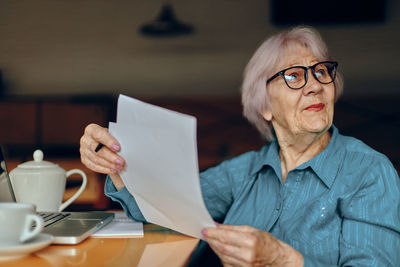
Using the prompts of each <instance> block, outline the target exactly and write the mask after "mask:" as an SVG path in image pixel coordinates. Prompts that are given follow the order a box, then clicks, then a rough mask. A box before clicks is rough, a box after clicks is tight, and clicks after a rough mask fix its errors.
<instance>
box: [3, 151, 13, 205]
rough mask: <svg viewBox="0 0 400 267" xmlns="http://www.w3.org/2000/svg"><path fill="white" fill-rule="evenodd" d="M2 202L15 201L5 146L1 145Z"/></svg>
mask: <svg viewBox="0 0 400 267" xmlns="http://www.w3.org/2000/svg"><path fill="white" fill-rule="evenodd" d="M0 202H15V196H14V191H13V189H12V186H11V180H10V176H9V175H8V170H7V165H6V159H5V152H4V147H3V146H0Z"/></svg>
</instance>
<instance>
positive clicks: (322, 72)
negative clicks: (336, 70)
mask: <svg viewBox="0 0 400 267" xmlns="http://www.w3.org/2000/svg"><path fill="white" fill-rule="evenodd" d="M315 74H317V76H324V75H325V74H326V72H325V70H324V69H320V70H317V71H316V72H315Z"/></svg>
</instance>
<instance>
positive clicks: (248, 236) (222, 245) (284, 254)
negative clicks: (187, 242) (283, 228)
mask: <svg viewBox="0 0 400 267" xmlns="http://www.w3.org/2000/svg"><path fill="white" fill-rule="evenodd" d="M202 233H203V235H204V239H205V240H206V241H207V242H208V244H209V245H210V246H211V248H212V249H213V250H214V252H215V253H216V254H217V255H218V257H219V258H220V259H221V261H222V263H223V264H224V266H296V267H297V266H303V256H302V255H301V254H300V253H299V252H298V251H297V250H295V249H294V248H292V247H291V246H289V245H288V244H286V243H284V242H282V241H280V240H279V239H277V238H275V237H274V236H272V235H271V234H270V233H268V232H264V231H261V230H258V229H255V228H253V227H250V226H247V225H243V226H238V225H224V224H219V225H217V227H216V228H205V229H204V230H203V232H202Z"/></svg>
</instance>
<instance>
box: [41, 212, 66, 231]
mask: <svg viewBox="0 0 400 267" xmlns="http://www.w3.org/2000/svg"><path fill="white" fill-rule="evenodd" d="M38 215H40V216H41V217H42V219H43V221H44V227H47V226H49V225H51V224H53V223H56V222H58V221H60V220H62V219H64V218H65V217H68V216H69V215H71V214H70V213H58V212H56V213H53V212H38Z"/></svg>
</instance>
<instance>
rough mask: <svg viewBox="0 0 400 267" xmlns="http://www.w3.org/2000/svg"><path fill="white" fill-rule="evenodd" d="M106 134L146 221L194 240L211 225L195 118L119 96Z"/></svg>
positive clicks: (125, 181)
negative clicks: (113, 142) (117, 149)
mask: <svg viewBox="0 0 400 267" xmlns="http://www.w3.org/2000/svg"><path fill="white" fill-rule="evenodd" d="M117 114H118V117H117V123H110V124H109V131H110V133H111V134H112V135H113V136H114V137H115V138H116V139H117V140H118V141H119V142H120V144H121V152H120V154H121V156H122V157H123V158H124V159H125V161H126V166H125V169H124V171H122V172H121V173H120V174H121V177H122V180H123V181H124V183H125V186H126V187H127V189H128V191H129V192H130V193H131V194H132V195H133V196H134V197H135V200H136V202H137V203H138V205H139V208H140V210H141V212H142V213H143V215H144V217H145V218H146V220H147V221H149V222H151V223H155V224H158V225H161V226H164V227H167V228H170V229H173V230H175V231H178V232H181V233H183V234H186V235H190V236H193V237H197V238H202V235H201V230H202V229H203V228H204V227H215V224H214V222H213V220H212V218H211V216H210V215H209V213H208V211H207V209H206V207H205V205H204V201H203V198H202V195H201V189H200V178H199V171H198V161H197V143H196V118H194V117H192V116H189V115H185V114H181V113H178V112H174V111H170V110H167V109H163V108H161V107H157V106H154V105H150V104H147V103H144V102H141V101H139V100H136V99H131V98H128V97H126V96H122V95H120V97H119V100H118V111H117Z"/></svg>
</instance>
